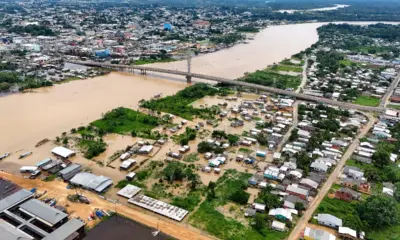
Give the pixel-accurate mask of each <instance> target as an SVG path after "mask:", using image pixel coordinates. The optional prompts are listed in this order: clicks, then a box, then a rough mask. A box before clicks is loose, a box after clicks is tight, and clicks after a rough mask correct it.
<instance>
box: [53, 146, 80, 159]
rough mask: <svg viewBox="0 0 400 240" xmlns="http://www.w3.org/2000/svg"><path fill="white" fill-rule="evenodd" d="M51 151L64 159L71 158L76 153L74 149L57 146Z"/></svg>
mask: <svg viewBox="0 0 400 240" xmlns="http://www.w3.org/2000/svg"><path fill="white" fill-rule="evenodd" d="M51 153H53V154H54V155H56V156H59V157H62V158H64V159H67V158H70V157H72V156H74V155H75V152H74V151H72V150H70V149H68V148H65V147H55V148H53V150H51Z"/></svg>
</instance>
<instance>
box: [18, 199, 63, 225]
mask: <svg viewBox="0 0 400 240" xmlns="http://www.w3.org/2000/svg"><path fill="white" fill-rule="evenodd" d="M19 207H20V209H21V210H23V211H24V212H26V213H28V214H30V215H35V216H37V217H38V218H40V219H41V220H44V221H45V222H46V223H48V225H50V226H53V225H55V224H57V223H58V222H60V221H61V220H63V219H64V218H66V217H68V215H67V214H65V213H63V212H61V211H59V210H57V209H55V208H53V207H50V206H49V205H47V204H45V203H43V202H41V201H39V200H37V199H31V200H29V201H27V202H25V203H23V204H21V205H20V206H19Z"/></svg>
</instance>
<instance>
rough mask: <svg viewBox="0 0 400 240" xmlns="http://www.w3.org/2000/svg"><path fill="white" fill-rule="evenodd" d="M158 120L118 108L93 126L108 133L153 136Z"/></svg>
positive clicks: (127, 109) (93, 123)
mask: <svg viewBox="0 0 400 240" xmlns="http://www.w3.org/2000/svg"><path fill="white" fill-rule="evenodd" d="M158 121H159V120H158V118H156V117H153V116H149V115H146V114H144V113H141V112H138V111H134V110H132V109H129V108H122V107H120V108H116V109H113V110H111V111H110V112H107V113H106V114H104V116H103V118H101V119H99V120H97V121H94V122H92V123H91V124H92V125H93V126H95V127H97V128H99V129H102V130H103V131H104V132H106V133H118V134H127V133H128V134H129V133H130V134H132V135H134V136H140V135H149V136H150V135H151V130H152V129H153V128H154V127H156V126H158Z"/></svg>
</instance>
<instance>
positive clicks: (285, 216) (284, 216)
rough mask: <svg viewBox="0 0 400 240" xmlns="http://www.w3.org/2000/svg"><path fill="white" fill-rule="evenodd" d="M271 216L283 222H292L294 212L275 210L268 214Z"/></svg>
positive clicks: (281, 209) (282, 209)
mask: <svg viewBox="0 0 400 240" xmlns="http://www.w3.org/2000/svg"><path fill="white" fill-rule="evenodd" d="M268 215H269V216H274V217H275V218H277V219H279V220H282V221H292V220H293V217H292V212H291V211H290V210H289V209H284V208H275V209H271V210H269V212H268Z"/></svg>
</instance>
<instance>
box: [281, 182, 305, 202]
mask: <svg viewBox="0 0 400 240" xmlns="http://www.w3.org/2000/svg"><path fill="white" fill-rule="evenodd" d="M286 192H287V193H289V194H290V195H294V196H298V197H299V198H301V199H304V200H307V197H308V193H309V191H308V190H306V189H303V188H300V187H299V186H298V185H295V184H292V185H289V186H288V187H287V188H286Z"/></svg>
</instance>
